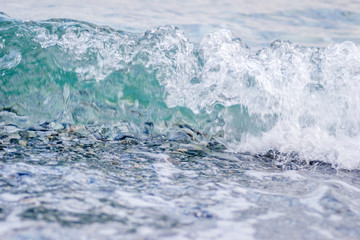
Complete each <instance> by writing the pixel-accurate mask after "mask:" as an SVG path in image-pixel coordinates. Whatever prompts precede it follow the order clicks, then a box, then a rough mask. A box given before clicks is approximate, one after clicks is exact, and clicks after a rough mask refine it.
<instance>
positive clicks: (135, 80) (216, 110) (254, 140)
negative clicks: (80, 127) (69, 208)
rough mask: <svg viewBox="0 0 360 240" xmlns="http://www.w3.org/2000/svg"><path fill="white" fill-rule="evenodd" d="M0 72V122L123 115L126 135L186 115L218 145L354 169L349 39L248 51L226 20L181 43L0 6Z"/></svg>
mask: <svg viewBox="0 0 360 240" xmlns="http://www.w3.org/2000/svg"><path fill="white" fill-rule="evenodd" d="M0 76H1V77H0V81H1V86H0V99H1V105H0V108H1V109H2V112H1V113H2V114H1V117H0V118H1V121H2V124H10V123H13V121H15V120H14V118H13V117H9V114H10V113H11V114H15V115H16V117H17V120H16V121H18V122H17V124H25V123H26V124H33V125H34V124H39V123H41V122H44V121H54V120H56V121H59V122H68V123H72V124H88V125H89V124H93V125H96V124H103V123H112V124H116V123H118V122H127V123H130V126H131V127H130V128H131V131H133V132H136V133H139V132H143V130H144V126H146V125H148V126H149V125H152V126H153V128H154V132H157V133H162V132H166V131H168V130H169V129H171V128H172V127H173V126H174V125H177V124H188V125H190V126H192V127H193V128H194V129H197V130H198V131H199V132H202V134H203V135H204V136H207V137H208V138H210V137H216V138H217V139H218V140H219V141H220V142H222V143H223V144H224V145H225V146H226V147H227V148H228V150H230V151H236V152H249V153H252V154H263V153H266V152H268V151H269V150H276V151H278V152H281V153H285V154H293V153H296V154H298V156H299V157H300V158H301V159H304V160H307V161H311V160H320V161H324V162H327V163H331V164H332V165H333V166H334V167H339V168H345V169H359V168H360V148H359V143H360V97H359V94H358V93H359V92H360V82H359V80H360V47H359V46H358V45H357V44H355V43H353V42H343V43H340V44H332V45H329V46H328V47H326V48H309V47H303V46H300V45H298V44H295V43H291V42H288V41H275V42H273V43H272V44H271V45H270V46H269V47H266V48H263V49H261V50H259V51H258V52H256V53H253V51H252V50H251V49H250V48H249V47H248V46H247V45H246V44H245V43H244V42H243V41H242V40H241V39H239V38H236V37H235V36H234V35H233V34H232V33H231V32H230V31H228V30H221V31H218V32H215V33H212V34H209V35H208V36H206V37H205V38H204V39H203V40H202V41H201V42H200V43H192V42H190V41H189V40H188V39H187V38H186V36H185V35H184V33H183V32H182V31H181V30H179V29H177V28H176V27H173V26H164V27H158V28H154V29H152V30H149V31H147V32H145V33H139V34H134V33H127V32H123V31H118V30H114V29H112V28H109V27H102V26H96V25H93V24H90V23H86V22H79V21H74V20H69V19H50V20H47V21H38V22H34V21H21V20H15V19H12V18H10V17H8V16H6V15H4V14H2V15H0ZM4 112H6V113H9V114H8V115H6V114H5V113H4ZM19 119H20V120H19ZM150 123H151V124H150Z"/></svg>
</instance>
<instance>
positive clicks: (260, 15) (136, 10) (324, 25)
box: [1, 0, 360, 48]
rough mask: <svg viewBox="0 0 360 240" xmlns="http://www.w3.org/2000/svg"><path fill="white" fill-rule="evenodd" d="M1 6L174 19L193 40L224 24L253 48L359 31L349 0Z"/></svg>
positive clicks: (120, 18) (45, 15)
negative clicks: (276, 42)
mask: <svg viewBox="0 0 360 240" xmlns="http://www.w3.org/2000/svg"><path fill="white" fill-rule="evenodd" d="M1 11H3V12H5V13H6V14H8V15H10V16H11V17H15V18H20V19H31V20H44V19H49V18H70V19H76V20H83V21H88V22H92V23H96V24H100V25H106V26H111V27H114V28H116V29H121V30H127V31H137V32H138V31H145V30H148V29H151V28H153V27H158V26H161V25H175V26H178V27H179V28H180V29H182V30H184V31H185V32H186V33H187V36H188V37H190V38H191V39H193V40H194V41H199V40H201V38H202V37H204V36H205V35H206V34H208V33H210V32H213V31H215V30H219V29H224V28H225V29H229V30H231V31H232V32H234V33H235V35H236V36H238V37H240V38H241V39H243V40H244V41H245V42H246V43H247V44H248V45H249V46H250V47H257V48H258V47H262V46H265V45H268V44H269V43H271V42H272V41H274V40H276V39H280V40H291V41H294V42H297V43H301V44H303V45H308V46H326V45H327V44H329V43H334V42H342V41H345V40H349V41H354V42H358V41H359V33H360V27H359V25H360V24H359V23H360V15H359V11H360V3H359V1H355V0H353V1H352V0H344V1H336V0H321V1H311V0H303V1H300V0H297V1H291V2H289V1H287V0H272V1H267V0H257V1H246V0H239V1H234V0H224V1H210V0H194V1H190V0H184V1H177V0H169V1H159V0H155V1H142V0H134V1H124V0H119V1H115V0H104V1H102V2H101V3H99V2H98V1H95V0H89V1H71V0H64V1H56V0H44V1H22V0H13V1H10V0H9V1H7V0H2V1H1Z"/></svg>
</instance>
